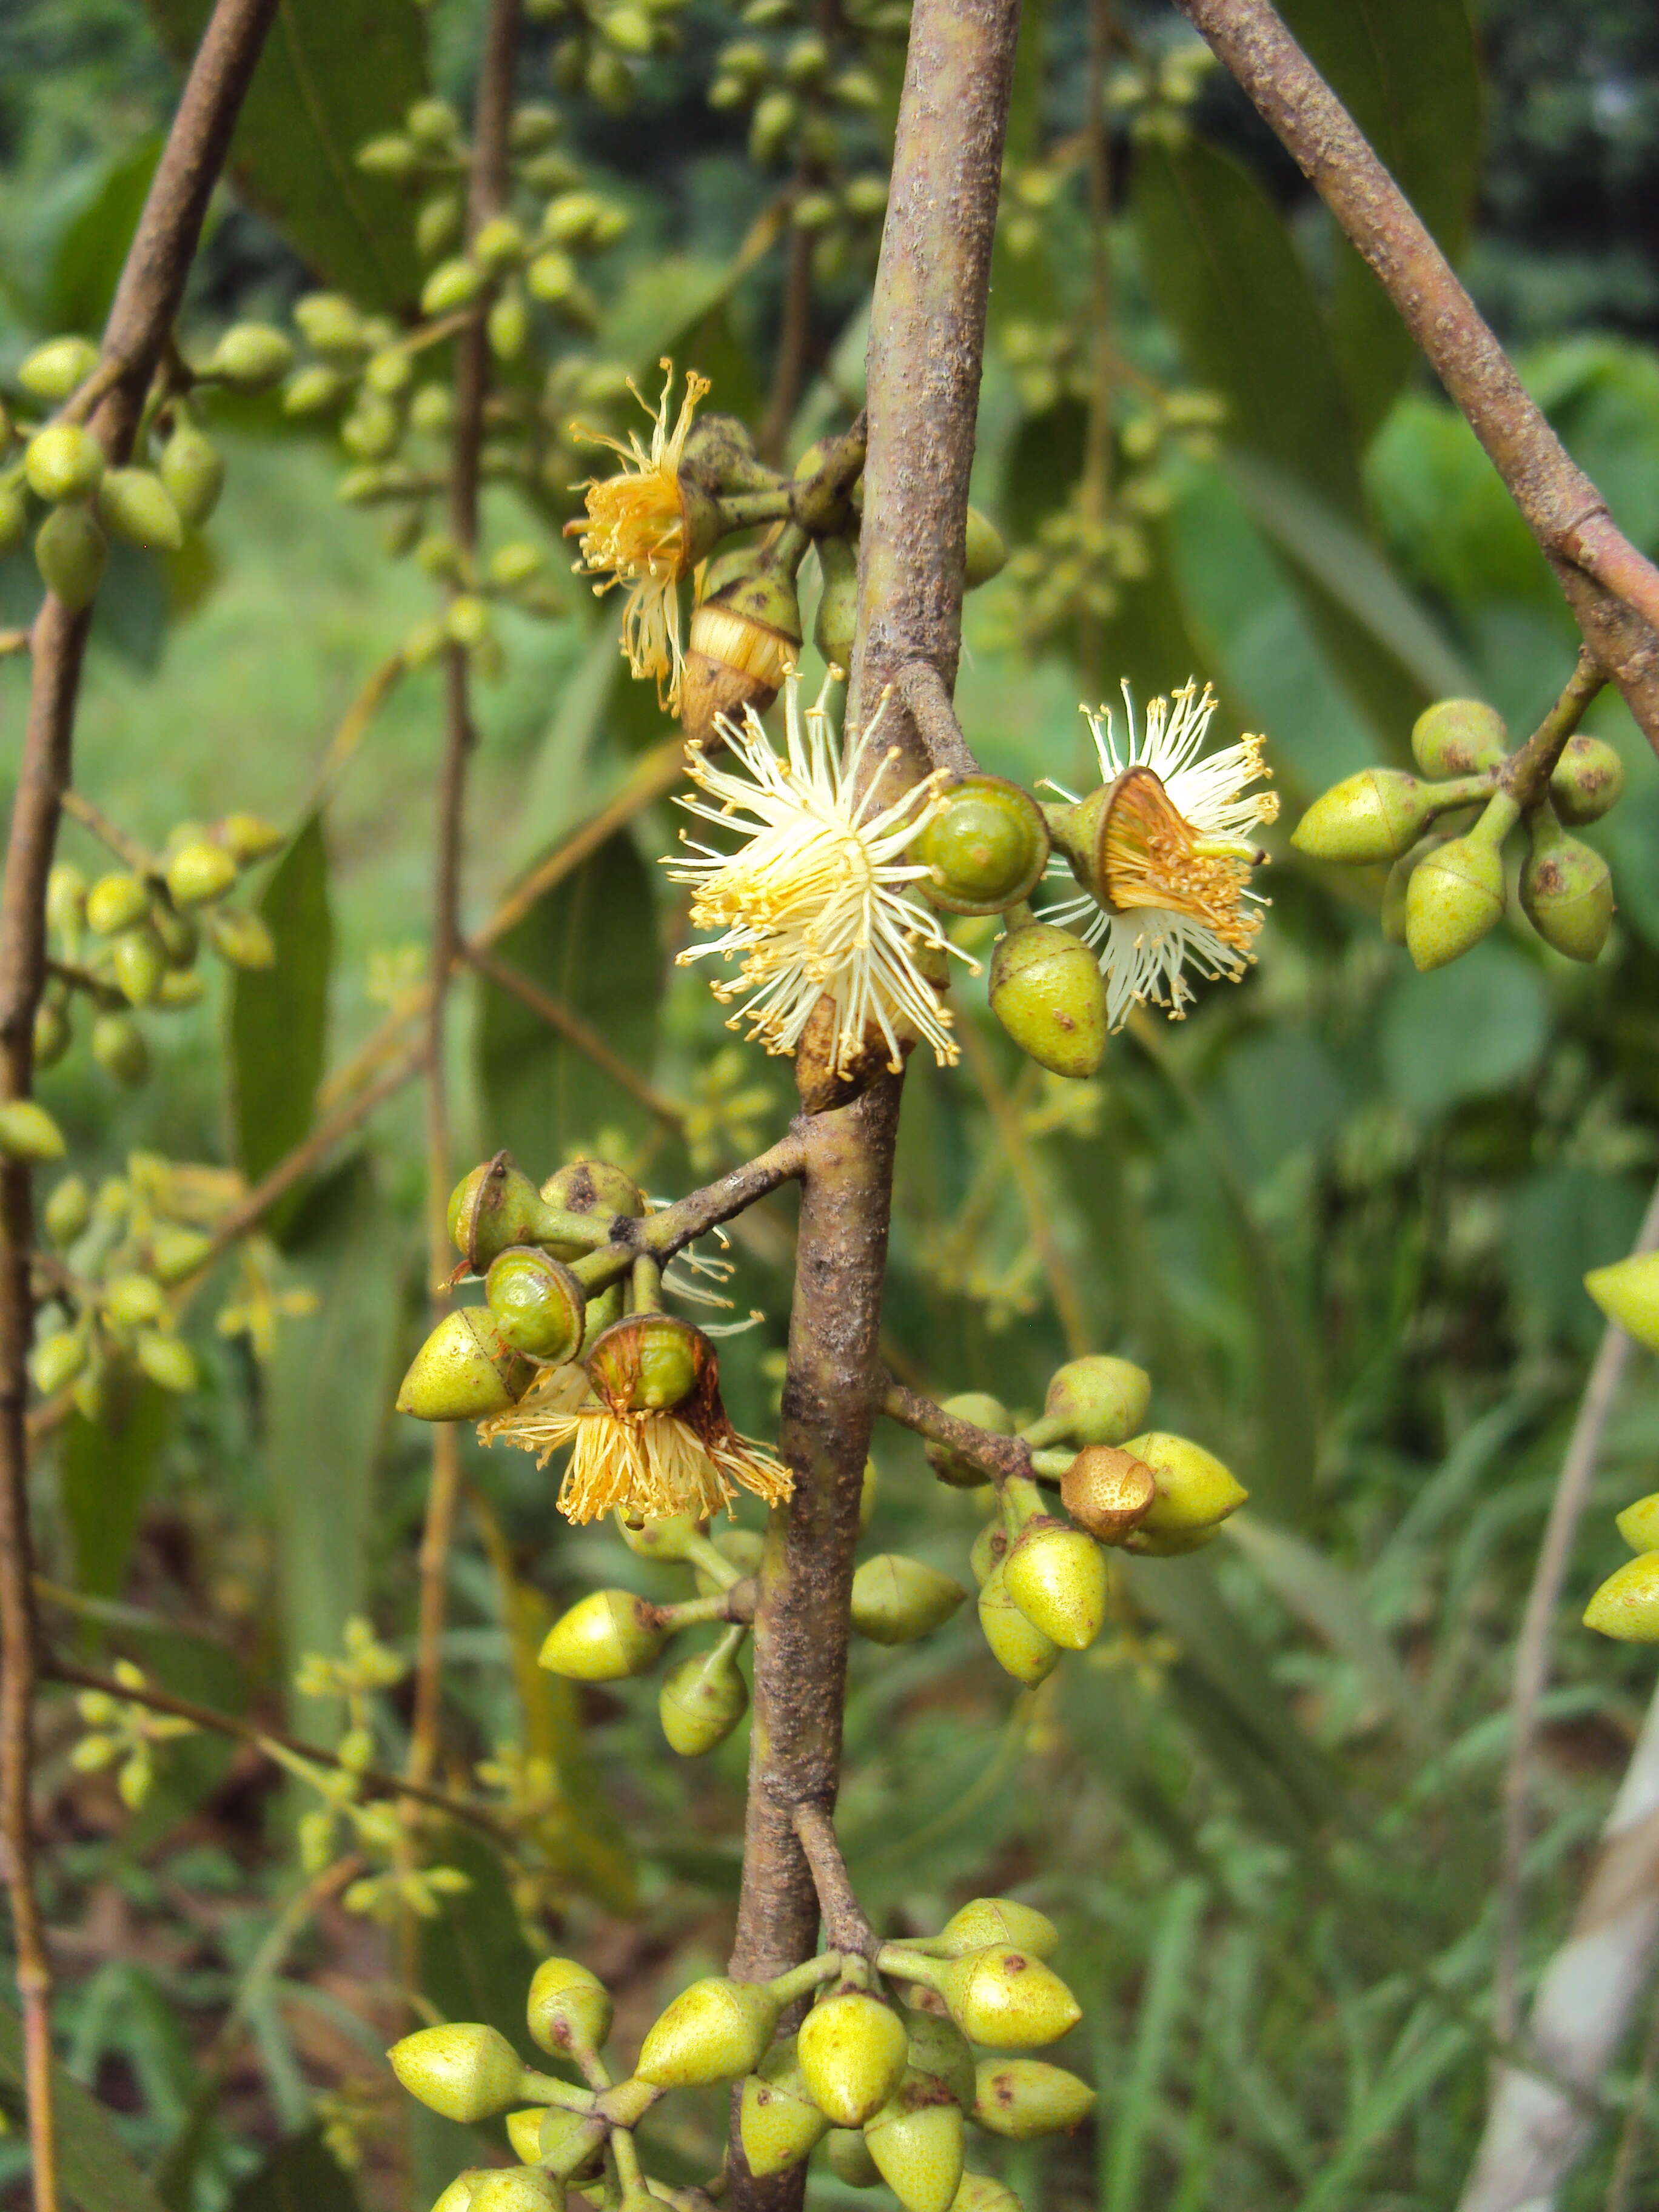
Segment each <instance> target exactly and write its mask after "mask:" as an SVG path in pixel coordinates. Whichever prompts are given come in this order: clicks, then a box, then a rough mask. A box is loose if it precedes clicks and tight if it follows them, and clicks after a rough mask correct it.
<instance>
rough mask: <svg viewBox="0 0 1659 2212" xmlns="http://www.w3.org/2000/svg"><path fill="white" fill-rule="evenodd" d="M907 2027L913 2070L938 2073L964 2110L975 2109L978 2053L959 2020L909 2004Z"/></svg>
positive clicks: (905, 2024) (905, 2023) (937, 2077)
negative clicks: (975, 2068)
mask: <svg viewBox="0 0 1659 2212" xmlns="http://www.w3.org/2000/svg"><path fill="white" fill-rule="evenodd" d="M904 2027H905V2032H906V2033H907V2034H908V2036H909V2039H910V2042H909V2048H908V2054H907V2059H906V2063H907V2064H908V2066H909V2068H910V2069H911V2071H912V2072H913V2073H917V2074H931V2075H934V2076H935V2078H936V2079H937V2080H939V2081H943V2082H944V2083H945V2087H947V2088H948V2089H949V2091H950V2093H951V2095H952V2096H953V2097H954V2098H955V2099H956V2100H957V2104H958V2105H960V2106H961V2107H962V2109H963V2112H971V2111H972V2110H973V2106H974V2054H973V2052H972V2051H970V2050H969V2047H968V2039H967V2037H966V2036H965V2035H964V2034H963V2032H962V2030H961V2029H960V2028H959V2027H957V2024H956V2022H955V2021H953V2020H946V2019H945V2018H944V2017H943V2016H942V2015H940V2014H939V2013H936V2012H923V2011H921V2009H920V2008H917V2007H913V2006H909V2005H907V2006H906V2007H905V2008H904Z"/></svg>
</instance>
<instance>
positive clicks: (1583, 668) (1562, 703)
mask: <svg viewBox="0 0 1659 2212" xmlns="http://www.w3.org/2000/svg"><path fill="white" fill-rule="evenodd" d="M1606 685H1607V671H1606V670H1605V669H1604V668H1603V667H1602V666H1601V663H1600V662H1599V661H1598V660H1597V659H1596V658H1595V654H1594V653H1592V652H1591V651H1590V649H1589V647H1588V646H1583V647H1580V648H1579V653H1578V660H1577V666H1576V667H1575V668H1574V670H1573V671H1572V674H1571V676H1570V677H1569V678H1567V680H1566V683H1565V684H1564V685H1563V687H1562V690H1561V696H1560V697H1559V699H1558V700H1557V701H1556V702H1555V704H1554V705H1553V707H1552V708H1550V710H1549V712H1548V714H1546V715H1545V717H1544V719H1543V720H1542V721H1541V723H1540V724H1539V725H1538V727H1537V728H1536V729H1535V730H1534V732H1533V733H1532V735H1531V736H1530V737H1529V738H1528V739H1527V742H1526V744H1524V745H1522V747H1521V749H1520V750H1519V751H1518V752H1514V753H1511V754H1510V757H1509V759H1508V760H1507V761H1505V762H1504V766H1503V769H1502V770H1501V772H1500V773H1499V775H1498V788H1499V789H1500V790H1502V791H1507V792H1508V793H1509V795H1510V798H1511V799H1513V800H1514V801H1515V803H1516V805H1517V806H1520V807H1528V806H1530V805H1532V804H1533V802H1534V799H1541V798H1542V797H1543V795H1544V793H1545V791H1546V790H1547V787H1548V785H1549V780H1550V777H1551V775H1553V772H1554V769H1555V763H1557V761H1559V759H1560V757H1561V755H1562V752H1563V750H1565V746H1566V743H1567V740H1568V738H1571V736H1572V734H1573V732H1575V731H1576V730H1577V727H1578V725H1579V724H1580V722H1582V721H1583V719H1584V709H1585V708H1587V707H1588V706H1589V702H1590V701H1591V700H1592V699H1594V698H1595V696H1596V694H1597V692H1599V691H1601V690H1605V688H1606Z"/></svg>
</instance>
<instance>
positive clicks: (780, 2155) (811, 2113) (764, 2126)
mask: <svg viewBox="0 0 1659 2212" xmlns="http://www.w3.org/2000/svg"><path fill="white" fill-rule="evenodd" d="M828 2129H829V2121H828V2120H827V2119H826V2118H824V2116H823V2113H822V2112H820V2111H819V2110H818V2108H817V2106H816V2105H815V2104H814V2103H813V2102H812V2100H811V2095H810V2093H808V2090H807V2087H806V2080H805V2075H803V2074H802V2072H801V2070H800V2063H799V2059H798V2058H797V2057H796V2051H795V2039H794V2037H793V2035H789V2036H786V2037H784V2039H782V2041H781V2042H779V2043H775V2044H774V2045H773V2046H772V2048H771V2050H770V2051H768V2052H767V2054H766V2056H765V2057H764V2058H763V2060H762V2061H761V2063H760V2069H759V2071H758V2072H757V2073H754V2074H751V2075H749V2076H748V2078H747V2080H746V2081H744V2085H743V2093H742V2095H741V2097H740V2098H739V2100H738V2139H739V2141H740V2142H742V2144H743V2155H744V2162H745V2163H746V2164H747V2166H748V2168H749V2171H750V2173H752V2174H755V2175H757V2176H764V2175H766V2174H769V2173H781V2172H783V2171H784V2169H785V2168H786V2167H787V2166H799V2164H800V2162H801V2160H802V2159H804V2158H805V2156H806V2154H807V2153H808V2151H810V2150H811V2148H812V2146H813V2144H814V2143H816V2142H819V2141H821V2140H822V2138H823V2136H824V2134H825V2133H826V2131H827V2130H828Z"/></svg>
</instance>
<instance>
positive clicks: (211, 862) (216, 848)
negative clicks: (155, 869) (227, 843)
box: [167, 837, 236, 907]
mask: <svg viewBox="0 0 1659 2212" xmlns="http://www.w3.org/2000/svg"><path fill="white" fill-rule="evenodd" d="M235 881H236V862H235V860H234V858H233V857H232V855H231V854H229V853H228V852H227V851H226V850H225V848H224V847H223V846H222V845H210V844H209V843H208V842H207V840H206V838H204V837H193V838H192V839H191V841H190V842H189V843H188V844H187V845H181V846H180V847H179V850H178V851H177V852H176V853H175V854H173V858H172V859H171V860H169V861H168V862H167V896H168V897H169V898H170V899H171V900H172V901H173V904H174V906H179V907H191V906H210V905H211V904H212V902H213V901H214V900H215V899H218V898H222V897H223V896H224V895H225V893H226V892H227V891H228V890H229V889H230V888H231V886H232V884H234V882H235Z"/></svg>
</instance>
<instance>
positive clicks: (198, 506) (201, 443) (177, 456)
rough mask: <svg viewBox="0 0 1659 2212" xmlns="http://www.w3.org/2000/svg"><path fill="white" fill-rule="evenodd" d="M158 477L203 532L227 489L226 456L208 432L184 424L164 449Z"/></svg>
mask: <svg viewBox="0 0 1659 2212" xmlns="http://www.w3.org/2000/svg"><path fill="white" fill-rule="evenodd" d="M157 474H158V475H159V476H160V477H161V482H162V483H164V484H165V485H166V486H167V490H168V492H169V493H170V494H171V495H172V499H173V505H174V506H175V507H177V508H178V510H179V513H180V514H181V515H182V516H183V517H184V519H185V521H186V522H188V523H189V524H190V525H191V527H192V528H195V529H199V528H200V527H201V526H202V525H203V523H204V522H205V521H206V520H207V519H208V517H209V516H210V514H211V513H212V512H213V510H214V508H215V507H217V505H218V504H219V495H220V493H221V492H222V490H223V489H224V488H225V461H224V456H223V454H222V453H221V452H220V451H219V448H218V447H216V445H215V444H214V442H213V441H212V439H211V438H210V437H208V436H207V435H206V434H205V432H204V431H201V430H198V429H197V428H196V427H195V425H194V423H191V422H181V423H179V427H178V428H177V429H176V430H174V432H173V435H172V436H171V437H170V438H169V439H168V440H167V444H166V445H165V446H164V447H162V448H161V464H160V466H159V468H158V470H157Z"/></svg>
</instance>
